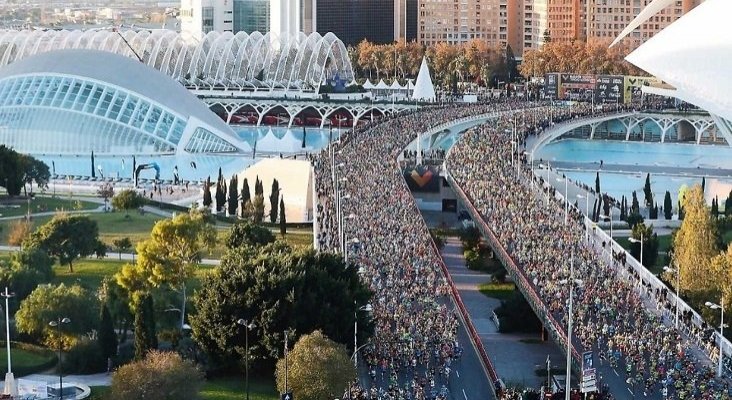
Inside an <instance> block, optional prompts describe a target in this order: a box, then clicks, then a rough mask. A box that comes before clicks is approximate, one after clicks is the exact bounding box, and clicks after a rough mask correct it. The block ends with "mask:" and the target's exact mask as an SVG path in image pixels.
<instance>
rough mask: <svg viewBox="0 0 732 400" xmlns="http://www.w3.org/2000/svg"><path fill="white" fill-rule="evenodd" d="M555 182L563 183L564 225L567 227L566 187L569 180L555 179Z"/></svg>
mask: <svg viewBox="0 0 732 400" xmlns="http://www.w3.org/2000/svg"><path fill="white" fill-rule="evenodd" d="M556 179H557V182H562V181H564V225H567V214H569V199H568V198H567V185H568V184H569V179H567V177H566V176H565V177H564V178H556Z"/></svg>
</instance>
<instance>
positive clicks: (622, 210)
mask: <svg viewBox="0 0 732 400" xmlns="http://www.w3.org/2000/svg"><path fill="white" fill-rule="evenodd" d="M625 213H626V209H625V196H622V197H621V198H620V220H621V221H625V220H626V219H627V215H626V214H625Z"/></svg>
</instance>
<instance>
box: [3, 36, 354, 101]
mask: <svg viewBox="0 0 732 400" xmlns="http://www.w3.org/2000/svg"><path fill="white" fill-rule="evenodd" d="M60 49H91V50H102V51H107V52H111V53H116V54H120V55H123V56H126V57H129V58H133V59H141V60H142V61H143V62H144V63H145V64H147V65H148V66H150V67H153V68H155V69H157V70H159V71H161V72H163V73H164V74H166V75H168V76H170V77H172V78H173V79H174V80H177V81H179V82H181V83H182V84H183V85H186V86H190V87H193V88H203V89H208V88H224V89H229V90H246V91H274V90H279V91H284V92H288V91H293V92H303V91H305V92H316V93H317V92H318V91H319V89H320V85H321V84H322V83H323V82H324V81H325V80H326V79H327V78H329V77H334V76H336V75H338V76H339V77H340V78H341V80H342V81H344V82H351V81H353V78H354V76H353V68H352V67H351V62H350V59H349V58H348V52H347V50H346V47H345V46H344V45H343V42H341V41H340V40H339V39H338V38H337V37H336V36H335V35H334V34H332V33H327V34H326V35H325V36H321V35H320V34H318V33H312V34H310V35H305V34H304V33H302V32H300V33H298V34H296V35H292V36H284V37H278V36H277V35H276V34H273V33H265V34H261V33H259V32H253V33H250V34H247V33H245V32H239V33H237V34H232V33H231V32H224V33H220V32H209V33H208V34H206V36H204V37H203V38H202V39H201V40H198V39H196V38H194V37H193V36H191V35H188V34H181V33H177V32H174V31H170V30H162V29H161V30H152V31H142V30H141V31H134V30H128V31H123V32H117V31H114V30H104V29H101V30H88V31H78V30H77V31H66V30H62V31H53V30H48V31H41V30H35V31H0V67H2V66H4V65H8V64H11V63H13V62H16V61H18V60H22V59H23V58H26V57H29V56H32V55H34V54H39V53H44V52H47V51H51V50H60Z"/></svg>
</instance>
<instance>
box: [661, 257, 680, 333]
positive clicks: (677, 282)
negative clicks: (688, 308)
mask: <svg viewBox="0 0 732 400" xmlns="http://www.w3.org/2000/svg"><path fill="white" fill-rule="evenodd" d="M671 259H673V255H672V256H671ZM663 270H664V271H666V272H668V273H672V274H676V302H675V305H674V306H675V307H674V308H676V322H674V325H675V327H676V329H678V328H679V287H680V284H681V274H680V273H679V269H678V268H671V267H668V266H665V267H663Z"/></svg>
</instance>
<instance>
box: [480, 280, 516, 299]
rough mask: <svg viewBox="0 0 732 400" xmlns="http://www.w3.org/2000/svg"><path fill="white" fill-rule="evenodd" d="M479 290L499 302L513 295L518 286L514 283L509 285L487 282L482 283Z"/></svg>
mask: <svg viewBox="0 0 732 400" xmlns="http://www.w3.org/2000/svg"><path fill="white" fill-rule="evenodd" d="M478 290H479V291H480V292H481V293H483V294H484V295H486V296H487V297H492V298H494V299H498V300H506V299H508V298H509V297H511V295H512V294H513V292H514V290H516V285H514V284H513V282H509V283H494V282H486V283H481V284H480V285H478Z"/></svg>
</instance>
